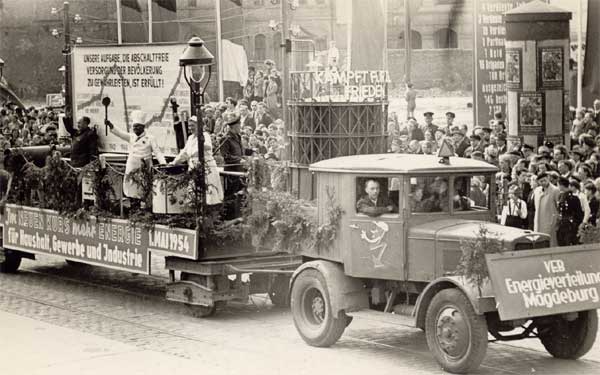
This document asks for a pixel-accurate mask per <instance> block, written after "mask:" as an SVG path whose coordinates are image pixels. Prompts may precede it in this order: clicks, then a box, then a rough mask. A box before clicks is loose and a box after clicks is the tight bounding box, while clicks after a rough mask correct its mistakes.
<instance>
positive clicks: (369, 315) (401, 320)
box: [346, 310, 416, 328]
mask: <svg viewBox="0 0 600 375" xmlns="http://www.w3.org/2000/svg"><path fill="white" fill-rule="evenodd" d="M346 315H350V316H351V317H353V318H358V319H364V320H369V321H372V322H378V323H385V324H392V325H399V326H405V327H412V328H414V327H415V321H416V318H415V317H413V316H410V315H404V314H394V313H384V312H381V311H377V310H360V311H352V312H347V313H346Z"/></svg>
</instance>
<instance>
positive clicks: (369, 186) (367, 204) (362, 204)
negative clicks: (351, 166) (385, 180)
mask: <svg viewBox="0 0 600 375" xmlns="http://www.w3.org/2000/svg"><path fill="white" fill-rule="evenodd" d="M365 193H367V194H366V195H364V196H363V197H362V198H360V199H359V200H358V202H356V212H359V213H361V214H365V215H369V216H379V215H381V214H384V213H389V212H394V211H397V209H396V207H395V206H394V205H393V204H392V203H391V202H389V201H388V199H387V197H386V196H384V195H381V194H380V187H379V182H377V181H376V180H367V182H366V183H365Z"/></svg>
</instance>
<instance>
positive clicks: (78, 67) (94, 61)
mask: <svg viewBox="0 0 600 375" xmlns="http://www.w3.org/2000/svg"><path fill="white" fill-rule="evenodd" d="M185 47H186V45H185V44H144V45H118V46H117V45H112V46H81V47H77V48H75V50H74V51H73V55H72V72H73V73H72V75H73V81H72V82H73V101H74V103H73V106H74V108H73V113H74V114H75V117H76V119H79V118H80V117H81V116H88V117H90V119H91V120H92V126H96V127H97V132H98V135H99V148H100V151H101V152H123V153H125V152H127V146H128V145H127V143H126V142H124V141H123V140H121V139H120V138H118V137H116V136H115V135H113V134H111V133H110V132H108V135H107V132H106V128H105V126H104V106H103V105H102V98H104V97H109V98H110V100H111V103H110V105H109V106H108V119H109V120H110V121H111V122H112V123H113V124H114V125H115V126H116V127H118V128H119V129H121V130H124V131H127V132H129V131H131V126H132V123H131V118H130V114H131V111H133V110H142V111H143V112H144V113H145V115H146V131H147V132H148V133H149V134H152V135H153V136H154V137H155V138H156V141H157V142H158V145H159V147H160V148H161V150H162V151H163V153H164V154H165V155H176V154H177V145H176V141H175V134H174V132H173V113H172V110H171V106H170V102H169V98H170V97H175V98H177V103H178V104H179V105H180V111H179V112H184V111H189V108H190V91H189V87H188V85H187V84H186V82H185V79H184V77H183V71H182V70H181V69H180V67H179V57H180V56H181V54H182V53H183V51H184V49H185Z"/></svg>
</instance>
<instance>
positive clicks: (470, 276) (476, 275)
mask: <svg viewBox="0 0 600 375" xmlns="http://www.w3.org/2000/svg"><path fill="white" fill-rule="evenodd" d="M460 249H461V251H462V256H461V258H460V261H459V263H458V266H457V268H456V272H457V274H458V275H461V276H463V277H465V279H466V280H467V281H468V282H469V283H471V284H472V285H473V286H475V287H477V289H478V290H479V291H480V292H481V288H482V286H483V284H484V283H485V281H486V279H488V278H489V276H490V274H489V270H488V268H487V264H486V262H485V254H494V253H501V252H503V251H504V245H503V242H502V240H501V239H500V238H499V237H498V235H497V234H496V233H493V232H491V231H490V230H489V229H488V227H487V226H486V225H485V224H481V225H479V230H478V231H477V233H476V236H475V238H474V239H465V240H461V242H460Z"/></svg>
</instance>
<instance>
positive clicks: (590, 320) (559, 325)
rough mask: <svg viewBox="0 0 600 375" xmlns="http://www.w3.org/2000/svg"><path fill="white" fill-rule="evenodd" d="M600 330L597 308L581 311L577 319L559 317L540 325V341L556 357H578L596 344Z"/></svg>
mask: <svg viewBox="0 0 600 375" xmlns="http://www.w3.org/2000/svg"><path fill="white" fill-rule="evenodd" d="M597 330H598V315H597V313H596V310H588V311H581V312H579V313H578V316H577V319H575V320H573V321H568V320H566V319H557V320H556V321H555V322H553V324H549V325H547V326H542V327H538V336H539V338H540V341H541V342H542V344H543V345H544V347H545V348H546V350H547V351H548V353H550V354H552V355H553V356H554V357H556V358H563V359H577V358H579V357H581V356H583V355H584V354H585V353H587V352H588V351H589V350H590V349H591V348H592V345H594V341H595V340H596V331H597Z"/></svg>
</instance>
